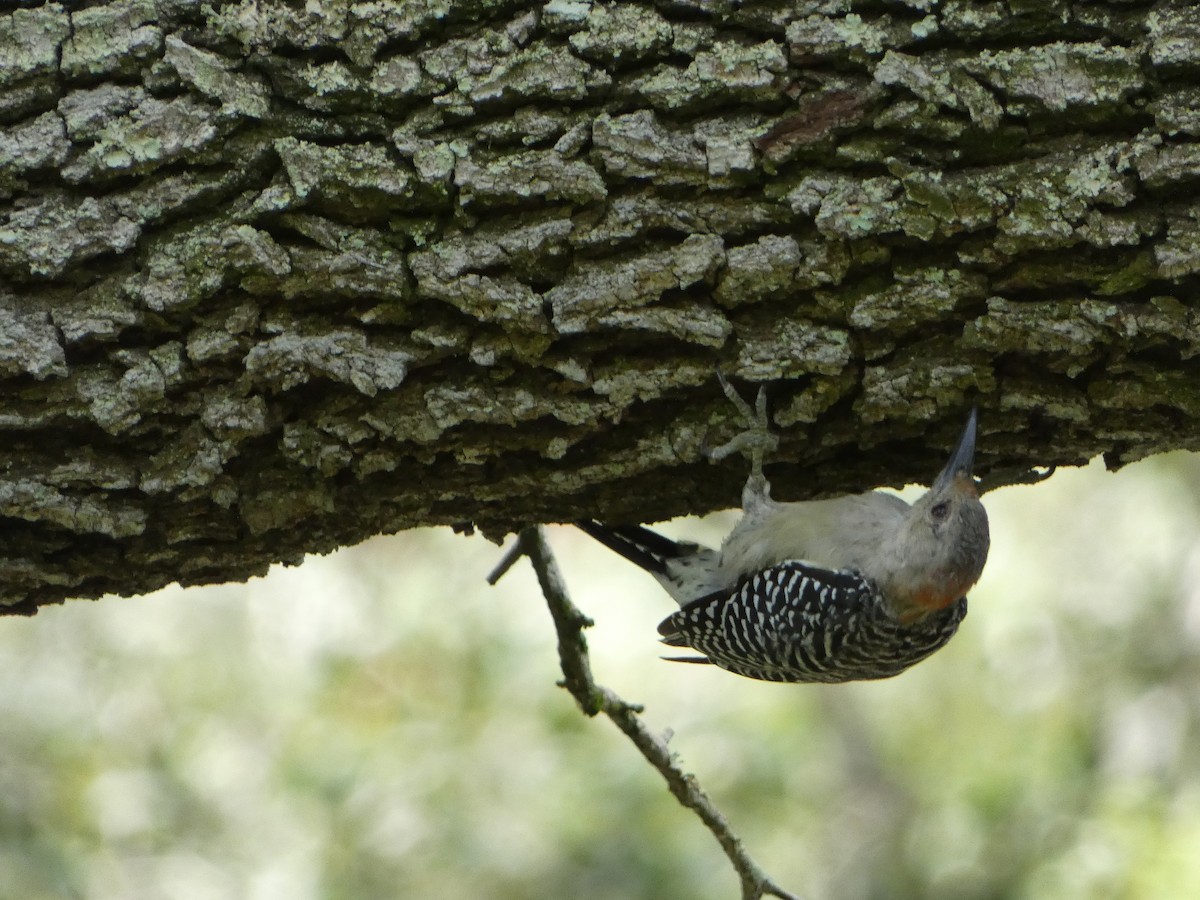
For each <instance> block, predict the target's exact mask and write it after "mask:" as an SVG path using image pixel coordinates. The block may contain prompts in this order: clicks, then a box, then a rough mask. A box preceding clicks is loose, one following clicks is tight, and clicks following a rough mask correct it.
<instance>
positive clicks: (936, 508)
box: [929, 500, 950, 522]
mask: <svg viewBox="0 0 1200 900" xmlns="http://www.w3.org/2000/svg"><path fill="white" fill-rule="evenodd" d="M949 512H950V504H949V503H947V502H946V501H945V500H943V501H942V502H941V503H935V504H933V508H932V509H930V510H929V514H930V515H931V516H933V517H934V518H935V519H936V520H937V521H939V522H940V521H941V520H942V519H944V518H946V515H947V514H948V513H949Z"/></svg>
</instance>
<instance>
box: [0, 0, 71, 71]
mask: <svg viewBox="0 0 1200 900" xmlns="http://www.w3.org/2000/svg"><path fill="white" fill-rule="evenodd" d="M70 33H71V22H70V19H69V18H68V15H67V12H66V10H65V9H64V8H63V6H62V5H61V4H59V3H47V4H46V5H45V6H39V7H37V8H36V9H17V10H14V11H13V12H12V13H11V14H10V15H6V16H3V17H0V89H4V90H7V89H9V88H12V87H14V86H15V85H17V84H19V83H20V82H22V81H25V80H26V79H30V78H33V77H35V76H43V75H54V74H56V73H57V70H58V54H59V48H60V47H61V46H62V42H63V41H65V40H66V39H67V37H68V36H69V35H70Z"/></svg>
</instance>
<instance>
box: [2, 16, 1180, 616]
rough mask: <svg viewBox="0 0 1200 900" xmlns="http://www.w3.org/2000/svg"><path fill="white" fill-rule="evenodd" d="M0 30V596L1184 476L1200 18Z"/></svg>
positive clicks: (21, 25)
mask: <svg viewBox="0 0 1200 900" xmlns="http://www.w3.org/2000/svg"><path fill="white" fill-rule="evenodd" d="M17 5H18V6H20V7H21V8H19V9H14V8H13V7H14V4H11V3H10V4H7V5H6V7H5V9H4V11H3V12H0V610H3V611H9V612H13V611H26V612H28V611H33V610H35V609H36V608H37V606H38V605H39V604H41V603H48V602H56V601H59V600H62V599H63V598H65V597H72V596H84V597H94V596H98V595H100V594H101V593H103V592H105V591H115V592H119V593H136V592H141V591H147V590H150V589H153V588H156V587H159V586H161V585H163V584H166V583H169V582H171V581H181V582H183V583H198V582H213V581H225V580H232V579H243V578H246V577H248V576H249V575H252V574H257V573H261V572H262V571H264V570H265V568H266V566H267V565H268V564H269V563H270V562H272V561H279V560H283V561H287V562H294V561H297V560H299V559H300V558H302V556H303V554H304V553H306V552H323V551H326V550H329V549H332V548H334V547H336V546H340V545H344V544H349V543H354V542H357V541H359V540H362V539H363V538H365V537H368V536H370V535H372V534H375V533H378V532H391V531H398V530H402V529H405V528H410V527H414V526H418V525H431V524H450V525H457V526H464V527H465V526H468V525H472V524H473V525H474V526H476V527H478V528H480V529H482V530H484V531H485V532H486V533H488V534H489V535H492V536H499V535H502V534H504V533H506V532H508V531H511V530H515V529H516V528H518V527H520V525H521V524H522V523H524V522H549V521H565V520H569V519H572V518H575V517H577V516H579V515H580V514H581V513H587V514H588V515H595V516H598V517H600V518H603V519H605V520H607V521H614V522H617V521H635V520H638V521H653V520H658V519H663V518H667V517H670V516H673V515H679V514H683V513H696V514H702V513H705V512H708V511H711V510H713V509H716V508H719V507H724V506H728V505H730V504H731V503H733V502H734V501H735V499H736V497H737V492H738V488H739V486H740V484H741V481H742V478H743V472H742V471H741V470H740V467H739V466H734V465H732V464H730V465H728V466H724V467H711V466H708V465H706V464H705V463H704V462H703V460H702V458H701V449H702V448H703V447H704V446H706V445H707V446H715V445H717V444H720V443H721V442H722V441H723V440H725V439H727V438H728V437H729V436H730V435H731V433H732V432H733V431H735V430H736V428H737V425H736V423H735V422H734V416H733V413H732V412H731V411H730V410H729V409H728V408H727V407H726V404H725V403H724V401H723V398H722V397H721V394H720V390H719V388H718V387H717V385H716V384H715V382H714V379H713V371H714V369H715V368H716V367H717V366H720V367H721V368H722V369H723V370H724V371H726V372H727V373H729V374H730V376H731V377H733V378H735V379H739V380H741V381H742V382H751V383H763V382H771V383H772V391H771V399H772V408H773V409H774V411H775V413H776V416H775V419H776V423H777V424H778V425H779V426H780V434H781V444H780V447H779V449H778V451H777V452H776V453H774V454H772V455H771V457H770V458H768V459H767V460H766V462H767V464H768V466H769V467H770V471H769V474H770V477H771V482H772V484H773V485H774V486H775V488H776V491H777V494H778V495H779V496H780V497H781V498H785V499H796V498H803V497H808V496H813V495H815V494H818V493H822V492H836V491H850V490H862V489H866V488H870V487H874V486H878V485H880V484H891V485H899V484H902V483H904V482H907V481H917V480H922V479H927V478H929V477H930V475H931V473H932V472H933V471H936V467H937V463H938V459H939V457H940V456H941V454H942V453H943V452H944V450H945V448H946V447H948V446H949V445H950V444H951V442H952V441H953V439H954V435H955V432H956V428H957V423H958V422H959V421H961V413H962V411H963V410H964V409H965V408H966V407H967V406H969V405H970V404H973V403H974V404H977V405H978V406H979V407H980V411H981V429H982V431H981V440H980V456H979V459H978V466H979V469H980V471H981V473H982V474H983V475H984V476H985V479H986V482H987V483H988V484H992V485H994V484H999V483H1004V482H1007V481H1012V480H1016V479H1020V478H1024V477H1027V476H1028V473H1029V472H1030V469H1031V467H1032V466H1051V465H1056V464H1062V465H1070V464H1076V463H1079V462H1082V461H1084V460H1087V459H1090V458H1091V457H1093V456H1095V455H1097V454H1099V453H1103V454H1104V455H1105V458H1106V459H1107V460H1108V461H1109V462H1110V463H1112V464H1113V465H1120V464H1121V463H1123V462H1125V461H1128V460H1131V459H1137V458H1139V457H1141V456H1144V455H1146V454H1149V453H1152V452H1156V451H1160V450H1166V449H1172V448H1178V447H1193V448H1194V447H1198V446H1200V428H1198V427H1197V424H1198V422H1200V390H1198V389H1197V388H1196V385H1197V384H1200V308H1198V307H1197V302H1196V297H1197V296H1200V177H1197V173H1198V172H1200V150H1198V149H1197V148H1198V147H1200V140H1198V139H1200V112H1198V110H1200V7H1197V6H1196V5H1195V4H1190V3H1183V2H1173V0H1153V2H1152V0H1129V2H1120V3H1116V2H1114V3H1068V2H1065V0H1048V2H1045V3H1025V4H1008V5H1005V4H996V3H976V2H971V0H943V2H940V3H934V4H931V3H927V2H917V0H912V2H894V3H885V4H880V3H877V2H866V0H862V2H859V0H844V2H829V3H813V2H809V0H769V2H756V3H744V2H735V0H670V2H650V0H646V2H623V3H600V2H589V0H569V2H554V3H546V4H535V5H534V7H532V8H531V7H530V5H529V4H527V3H523V2H519V0H488V2H486V3H485V2H480V0H451V2H444V0H437V2H433V0H430V2H425V0H411V2H403V3H389V2H379V3H355V2H348V0H310V2H306V3H303V4H299V3H295V2H291V0H257V2H253V3H251V2H213V3H193V2H183V0H95V2H90V3H88V4H84V5H82V7H81V6H80V5H79V4H73V3H62V2H39V0H31V2H28V3H21V4H17Z"/></svg>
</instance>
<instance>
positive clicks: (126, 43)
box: [62, 0, 163, 78]
mask: <svg viewBox="0 0 1200 900" xmlns="http://www.w3.org/2000/svg"><path fill="white" fill-rule="evenodd" d="M162 44H163V33H162V29H161V28H160V27H159V26H158V24H157V11H156V10H155V4H154V0H113V2H111V3H105V4H101V5H99V6H92V7H88V8H86V9H82V10H79V11H77V12H74V13H72V14H71V35H70V37H69V38H67V40H66V41H64V42H63V47H62V71H63V74H65V75H66V76H67V77H68V78H71V77H82V76H87V77H95V76H98V75H105V76H110V75H116V74H128V73H131V72H135V71H137V70H138V69H139V68H140V67H141V66H142V65H143V64H144V63H145V62H146V61H147V60H150V59H153V58H156V57H158V56H159V55H161V53H162Z"/></svg>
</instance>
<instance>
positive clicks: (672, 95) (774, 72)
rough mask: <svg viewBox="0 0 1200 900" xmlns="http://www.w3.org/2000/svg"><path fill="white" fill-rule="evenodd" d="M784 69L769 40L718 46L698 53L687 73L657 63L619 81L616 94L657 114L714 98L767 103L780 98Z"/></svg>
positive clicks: (776, 46) (781, 56) (781, 55)
mask: <svg viewBox="0 0 1200 900" xmlns="http://www.w3.org/2000/svg"><path fill="white" fill-rule="evenodd" d="M786 70H787V59H786V57H785V56H784V53H783V48H782V47H780V46H779V44H777V43H775V42H774V41H764V42H762V43H759V44H740V43H734V42H732V41H729V42H717V43H714V44H713V45H712V46H711V47H710V48H709V49H706V50H700V51H699V52H697V53H696V55H695V57H694V58H693V59H692V61H691V62H690V63H689V64H688V66H687V68H686V69H679V68H678V67H676V66H672V65H667V64H662V65H659V66H656V67H655V68H654V69H653V70H652V71H651V72H649V73H648V74H646V75H643V76H639V77H635V78H633V79H632V80H629V81H626V82H622V83H621V85H620V86H619V90H620V93H621V94H622V95H623V96H627V97H628V98H629V99H631V100H640V101H642V102H645V103H647V104H648V105H649V106H651V107H652V108H654V109H660V110H682V109H686V108H692V107H696V106H700V105H705V104H708V103H711V102H713V101H717V100H720V101H721V102H724V103H738V102H767V103H771V102H774V101H776V100H777V99H778V97H779V95H780V89H781V79H782V77H783V74H784V72H785V71H786Z"/></svg>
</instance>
